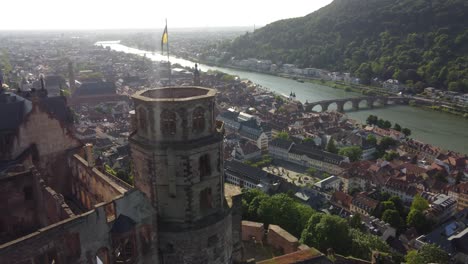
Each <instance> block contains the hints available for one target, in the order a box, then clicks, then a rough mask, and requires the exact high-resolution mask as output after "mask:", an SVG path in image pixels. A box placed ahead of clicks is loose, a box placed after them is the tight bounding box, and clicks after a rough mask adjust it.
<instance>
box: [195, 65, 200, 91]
mask: <svg viewBox="0 0 468 264" xmlns="http://www.w3.org/2000/svg"><path fill="white" fill-rule="evenodd" d="M193 85H194V86H200V71H199V70H198V64H196V63H195V70H194V71H193Z"/></svg>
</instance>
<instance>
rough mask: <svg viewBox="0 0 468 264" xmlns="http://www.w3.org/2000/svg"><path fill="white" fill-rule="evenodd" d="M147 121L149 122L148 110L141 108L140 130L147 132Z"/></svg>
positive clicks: (139, 117) (139, 112)
mask: <svg viewBox="0 0 468 264" xmlns="http://www.w3.org/2000/svg"><path fill="white" fill-rule="evenodd" d="M146 120H147V114H146V109H144V108H140V109H139V110H138V128H139V129H141V131H144V132H146V128H147V124H146Z"/></svg>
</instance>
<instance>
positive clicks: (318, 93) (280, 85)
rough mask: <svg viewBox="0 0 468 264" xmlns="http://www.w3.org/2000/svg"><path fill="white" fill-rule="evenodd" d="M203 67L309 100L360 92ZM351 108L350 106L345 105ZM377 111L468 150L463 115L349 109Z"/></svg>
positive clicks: (431, 139)
mask: <svg viewBox="0 0 468 264" xmlns="http://www.w3.org/2000/svg"><path fill="white" fill-rule="evenodd" d="M96 45H102V46H104V47H110V49H112V50H115V51H120V52H125V53H133V54H138V55H141V56H144V55H145V54H146V57H147V58H149V59H151V60H154V61H161V60H167V56H162V55H160V54H158V53H151V52H147V51H143V50H139V49H135V48H130V47H127V46H124V45H122V44H119V42H118V41H105V42H98V43H96ZM170 60H171V63H172V64H174V63H178V64H180V65H182V66H188V67H193V66H194V64H195V63H194V62H192V61H188V60H185V59H180V58H176V57H170ZM199 66H200V69H201V70H203V71H207V70H218V71H222V72H225V73H228V74H231V75H237V76H239V77H240V78H242V79H249V80H251V81H252V82H254V83H257V84H260V85H262V86H264V87H266V88H268V89H270V90H271V91H274V92H276V93H279V94H286V95H289V93H290V92H291V91H292V92H294V93H296V97H297V99H298V100H300V101H302V102H305V101H306V100H307V101H309V102H315V101H321V100H328V99H338V98H347V97H354V96H359V94H357V93H353V92H345V91H344V90H341V89H333V88H330V87H328V86H323V85H318V84H315V83H308V82H305V83H300V82H297V81H294V80H291V79H287V78H283V77H277V76H273V75H268V74H262V73H255V72H248V71H242V70H236V69H230V68H222V67H214V66H208V65H203V64H199ZM346 108H350V106H345V109H346ZM370 114H373V115H377V116H379V117H380V118H383V119H385V120H389V121H391V122H392V123H395V122H396V123H398V124H400V125H401V126H402V127H407V128H409V129H411V131H412V137H413V138H415V139H418V140H421V141H423V142H427V143H430V144H433V145H436V146H439V147H442V148H444V149H449V150H454V151H457V152H461V153H465V154H468V121H467V120H466V119H464V118H462V117H458V116H454V115H451V114H446V113H441V112H435V111H431V110H425V109H421V108H415V107H410V106H391V107H387V108H374V109H367V110H361V111H356V112H347V115H348V116H349V117H350V118H353V119H356V120H360V121H361V122H365V120H366V118H367V117H368V116H369V115H370Z"/></svg>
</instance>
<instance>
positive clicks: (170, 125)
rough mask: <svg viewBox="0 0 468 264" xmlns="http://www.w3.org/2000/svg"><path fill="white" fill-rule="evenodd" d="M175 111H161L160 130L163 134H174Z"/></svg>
mask: <svg viewBox="0 0 468 264" xmlns="http://www.w3.org/2000/svg"><path fill="white" fill-rule="evenodd" d="M176 119H177V117H176V113H175V112H172V111H169V110H164V111H163V112H162V113H161V132H162V133H163V135H175V134H176Z"/></svg>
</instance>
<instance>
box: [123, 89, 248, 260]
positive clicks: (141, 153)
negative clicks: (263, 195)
mask: <svg viewBox="0 0 468 264" xmlns="http://www.w3.org/2000/svg"><path fill="white" fill-rule="evenodd" d="M215 94H216V91H215V90H213V89H209V88H202V87H180V88H176V87H171V88H158V89H150V90H144V91H140V92H137V93H136V94H135V95H133V101H134V103H135V115H136V120H135V127H136V130H135V131H134V132H133V134H132V135H131V137H130V139H129V140H130V146H131V153H132V159H133V163H134V164H133V165H134V168H133V170H134V177H135V187H136V188H138V189H140V190H141V191H143V192H144V193H145V194H146V195H147V196H148V198H149V199H150V200H151V202H152V204H153V207H154V208H155V209H156V210H157V214H158V224H157V229H158V231H157V234H158V235H157V238H156V239H157V240H158V244H159V255H160V260H161V263H174V264H175V263H195V264H196V263H220V264H221V263H223V264H224V263H231V262H232V261H233V259H235V258H236V257H235V256H234V253H233V251H235V250H233V248H235V247H236V245H235V244H236V243H237V241H236V240H237V235H236V234H237V233H236V231H233V226H236V225H237V223H233V221H235V222H237V218H236V217H233V216H232V215H233V213H232V210H231V208H230V207H229V206H228V205H227V203H226V200H225V196H224V177H223V157H222V155H223V128H222V125H219V124H218V125H217V123H216V121H215V114H214V109H215ZM233 219H236V220H233ZM239 222H240V220H239ZM234 229H235V227H234ZM233 232H234V235H233Z"/></svg>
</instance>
